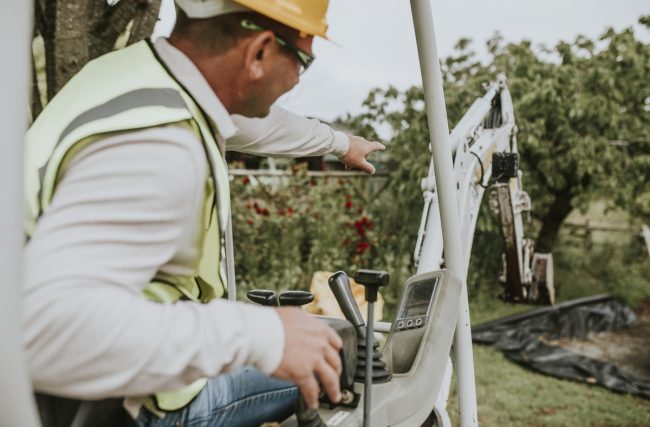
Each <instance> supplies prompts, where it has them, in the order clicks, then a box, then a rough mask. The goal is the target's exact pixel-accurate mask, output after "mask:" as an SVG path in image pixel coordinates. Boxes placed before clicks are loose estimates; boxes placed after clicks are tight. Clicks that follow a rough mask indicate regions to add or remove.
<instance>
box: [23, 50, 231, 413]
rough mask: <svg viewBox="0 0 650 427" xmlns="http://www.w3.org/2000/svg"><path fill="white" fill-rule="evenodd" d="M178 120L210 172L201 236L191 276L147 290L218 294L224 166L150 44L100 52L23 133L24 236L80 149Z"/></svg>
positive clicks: (225, 205)
mask: <svg viewBox="0 0 650 427" xmlns="http://www.w3.org/2000/svg"><path fill="white" fill-rule="evenodd" d="M168 124H176V125H179V126H186V127H188V128H190V129H192V130H193V131H194V132H195V134H196V136H197V138H198V139H199V140H200V141H201V143H202V144H203V146H204V150H205V152H206V153H207V156H206V157H207V161H208V164H209V166H210V172H211V173H210V176H209V177H208V179H207V182H206V187H205V189H203V188H201V189H196V191H204V194H205V201H204V212H203V218H202V221H203V235H202V238H201V239H200V243H199V244H200V245H201V247H200V248H199V249H200V252H199V253H200V257H199V260H198V262H197V264H196V266H195V274H194V275H193V276H173V275H170V274H165V273H163V272H159V273H158V274H157V275H156V276H155V277H154V279H153V280H152V282H151V283H150V284H149V285H148V286H147V287H146V288H145V290H144V295H145V296H146V297H147V298H150V299H152V300H154V301H158V302H163V303H174V302H176V301H178V300H181V299H183V300H192V301H196V302H201V303H205V302H208V301H210V300H212V299H214V298H217V297H220V296H222V295H223V293H224V288H225V286H226V274H225V266H224V263H225V259H226V257H225V251H224V247H225V243H224V231H225V229H226V224H227V221H228V220H229V217H230V190H229V184H228V170H227V166H226V163H225V160H224V158H223V156H222V155H221V152H220V151H219V147H218V144H217V142H216V141H215V138H214V136H213V131H212V129H211V128H210V125H209V122H208V120H207V119H206V117H205V116H204V114H203V112H202V111H201V109H200V108H199V106H198V105H197V103H196V102H195V101H194V100H193V99H192V97H191V95H189V94H188V93H187V91H186V90H185V89H184V88H183V87H182V86H181V84H180V83H178V82H177V81H176V80H175V79H174V77H173V76H171V75H170V74H169V72H168V71H167V70H166V69H165V67H164V66H163V65H162V63H161V62H160V61H159V60H158V59H157V57H156V54H155V51H154V50H153V47H152V46H151V45H150V44H149V43H148V42H144V41H143V42H139V43H136V44H134V45H131V46H129V47H127V48H124V49H120V50H118V51H115V52H111V53H109V54H106V55H104V56H102V57H100V58H97V59H95V60H93V61H91V62H89V63H88V64H86V66H85V67H84V68H83V69H82V70H81V71H80V72H79V73H78V74H77V75H76V76H74V77H73V78H72V79H71V80H70V81H69V82H68V83H67V84H66V85H65V87H64V88H63V89H62V90H61V91H60V92H59V93H58V94H57V95H56V97H54V99H52V100H51V101H50V103H49V104H48V105H47V107H46V108H45V109H44V110H43V112H42V113H41V115H39V116H38V118H37V119H36V121H35V122H34V124H33V125H32V126H31V128H30V129H29V131H28V132H27V134H26V146H25V203H26V206H25V212H26V215H25V224H24V227H25V233H26V235H27V238H29V237H30V236H31V235H32V233H33V232H34V229H35V228H36V224H37V222H38V219H39V217H40V216H41V215H42V214H43V212H46V211H47V209H48V206H49V205H50V203H51V201H52V198H53V195H54V192H55V191H56V186H57V183H58V182H59V180H60V179H61V176H60V175H61V171H62V170H64V169H65V166H66V164H67V163H68V162H69V161H70V159H71V158H72V157H73V156H74V155H75V153H78V152H79V151H80V150H81V149H83V148H84V147H87V146H88V145H89V144H92V143H93V142H94V141H97V140H98V139H101V138H103V137H105V136H106V135H107V134H108V133H112V132H120V131H132V130H137V129H145V128H150V127H154V126H162V125H168ZM206 381H207V380H206V379H201V380H198V381H196V382H194V383H192V384H190V385H189V386H187V387H185V388H183V389H180V390H176V391H172V392H163V393H158V394H157V395H156V396H155V397H153V398H152V399H150V400H151V402H149V403H148V404H151V405H155V406H154V408H152V409H163V410H176V409H180V408H182V407H184V406H185V405H187V403H189V402H190V401H191V400H192V399H193V398H194V397H195V396H196V395H197V394H198V393H199V392H200V391H201V389H202V388H203V386H204V385H205V383H206Z"/></svg>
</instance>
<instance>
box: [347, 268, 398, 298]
mask: <svg viewBox="0 0 650 427" xmlns="http://www.w3.org/2000/svg"><path fill="white" fill-rule="evenodd" d="M389 277H390V276H389V275H388V273H387V272H386V271H374V270H358V271H357V273H356V274H355V275H354V280H356V281H357V283H360V284H362V285H363V286H364V287H365V288H366V301H368V302H375V301H377V291H378V290H379V288H380V287H382V286H386V285H387V284H388V280H389Z"/></svg>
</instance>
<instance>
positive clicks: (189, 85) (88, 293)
mask: <svg viewBox="0 0 650 427" xmlns="http://www.w3.org/2000/svg"><path fill="white" fill-rule="evenodd" d="M156 51H157V53H158V55H159V56H160V58H161V59H162V61H163V62H164V63H165V64H166V65H167V67H168V68H169V69H170V71H171V72H172V73H173V74H174V75H175V76H176V77H177V78H178V79H179V80H180V81H181V83H182V84H183V85H184V86H185V87H186V89H187V90H188V91H189V92H190V93H191V94H192V95H193V96H194V98H195V99H196V101H197V102H198V103H199V105H200V106H201V107H202V108H203V110H204V111H205V112H206V114H207V115H208V116H209V119H210V120H212V121H213V123H214V124H215V127H216V128H217V129H218V132H219V135H217V139H218V140H219V141H221V143H223V142H224V141H226V142H225V144H226V145H227V147H228V149H233V150H238V151H244V152H249V153H258V154H259V153H267V154H273V155H285V156H291V155H293V156H303V155H306V154H324V153H328V152H331V153H334V154H337V155H339V156H341V155H343V154H344V153H345V151H347V144H348V142H347V137H345V135H343V134H340V133H338V132H332V131H331V129H330V128H329V127H327V126H325V125H322V124H320V123H319V122H318V121H314V120H307V119H303V118H301V117H299V116H296V115H294V114H291V113H288V112H286V111H284V110H282V109H277V108H274V109H272V111H271V114H270V115H269V116H268V118H266V119H246V118H243V117H233V118H232V120H231V117H230V116H229V115H228V114H227V112H226V110H225V108H224V107H223V105H222V104H221V103H220V102H219V100H218V98H216V97H215V96H214V95H213V93H212V91H211V90H210V88H209V86H208V85H207V82H205V80H204V79H203V77H202V76H201V74H200V73H199V71H198V70H197V69H196V67H194V65H193V64H192V63H191V61H189V59H188V58H186V57H185V56H184V55H183V54H182V53H181V52H180V51H178V50H176V49H175V48H173V47H172V46H171V45H169V44H168V43H167V42H166V41H165V40H159V41H158V42H157V43H156ZM238 127H239V129H241V131H239V132H238V129H237V128H238ZM207 173H208V168H207V163H206V158H205V154H204V152H203V148H202V147H201V144H200V142H199V141H197V138H196V136H195V134H194V133H193V132H191V131H189V130H187V129H185V128H183V127H180V126H166V127H159V128H153V129H145V130H139V131H132V132H123V133H118V134H114V135H111V136H109V137H106V138H104V139H102V140H99V141H97V142H95V143H93V144H91V145H90V146H89V147H87V148H85V149H83V150H82V151H81V152H79V153H78V154H76V155H75V157H74V158H73V159H72V161H71V162H70V163H69V164H68V165H67V167H66V169H65V170H64V171H63V173H62V179H61V181H60V183H59V184H58V186H57V190H56V193H55V195H54V198H53V200H52V203H51V205H50V207H49V208H48V209H47V211H46V212H45V213H44V214H43V216H42V217H41V218H40V220H39V222H38V225H37V227H36V230H35V232H34V234H33V235H32V238H31V239H30V241H29V243H28V244H27V246H26V250H25V294H24V303H25V308H24V315H25V317H24V343H25V349H26V356H27V361H28V366H29V370H30V374H31V377H32V382H33V385H34V388H35V389H36V390H38V391H42V392H49V393H52V394H56V395H62V396H68V397H74V398H82V399H95V398H103V397H109V396H134V397H137V396H141V395H147V394H151V393H155V392H157V391H162V390H171V389H176V388H179V387H181V386H183V385H185V384H188V383H190V382H192V381H194V380H196V379H198V378H202V377H211V376H214V375H217V374H219V373H221V372H225V371H228V370H230V369H233V368H235V367H238V366H242V365H254V366H256V367H257V368H258V369H260V370H261V371H262V372H265V373H267V374H270V373H272V372H274V371H275V369H277V367H278V365H279V363H280V360H281V358H282V354H283V351H284V332H283V327H282V323H281V321H280V319H279V317H278V316H277V314H276V312H275V311H274V310H272V309H268V308H262V307H258V306H254V305H249V304H243V303H233V302H228V301H224V300H217V301H213V302H210V303H209V304H195V303H190V302H179V303H176V304H173V305H170V304H158V303H154V302H150V301H147V300H145V299H144V298H142V297H141V292H142V289H143V288H144V287H145V286H146V285H147V284H148V283H149V282H150V280H151V279H152V278H153V276H154V275H155V274H156V272H158V271H161V270H162V271H164V272H167V273H170V274H179V275H186V274H191V273H192V266H193V265H195V263H196V260H197V258H198V256H199V253H198V249H197V248H198V246H199V245H198V243H197V242H198V240H199V238H200V233H201V230H200V224H201V213H202V203H203V194H202V191H203V189H204V185H205V181H206V177H207Z"/></svg>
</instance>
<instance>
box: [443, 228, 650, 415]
mask: <svg viewBox="0 0 650 427" xmlns="http://www.w3.org/2000/svg"><path fill="white" fill-rule="evenodd" d="M639 247H640V242H636V243H635V244H634V245H632V249H630V246H629V245H628V244H614V245H599V244H596V245H595V246H594V247H592V248H590V250H585V249H584V248H583V247H580V246H579V245H575V243H574V242H573V241H572V240H571V237H570V236H566V235H565V236H563V239H562V242H561V245H560V248H561V249H560V250H558V251H557V252H555V254H554V258H555V263H556V268H555V271H556V277H555V280H556V289H557V290H559V292H558V302H561V301H566V300H570V299H573V298H578V297H581V296H587V295H596V294H600V293H611V294H614V295H617V296H619V297H621V298H623V299H624V300H625V301H627V303H628V304H629V305H630V306H632V307H633V308H634V307H635V306H636V305H637V304H638V303H639V302H640V301H641V300H644V299H646V298H648V297H650V280H649V279H648V277H650V262H648V258H647V253H645V254H644V253H643V252H639V250H640V249H639ZM641 249H643V248H641ZM475 255H476V254H475ZM470 286H471V285H470ZM497 293H498V287H495V286H484V287H483V288H482V289H481V290H480V291H477V292H474V293H473V297H472V300H471V301H470V312H471V319H472V324H474V325H478V324H480V323H483V322H486V321H489V320H493V319H497V318H501V317H504V316H508V315H510V314H514V313H518V312H521V311H527V310H530V309H532V308H535V307H531V306H526V305H521V304H507V303H504V302H502V301H500V300H499V299H497V298H496V297H495V295H496V294H497ZM647 353H648V357H649V358H650V349H648V352H647ZM474 364H475V369H476V387H477V401H478V416H479V425H481V426H499V427H500V426H513V427H516V426H522V427H523V426H526V427H533V426H536V427H541V426H549V427H550V426H570V427H573V426H650V400H645V399H641V398H638V397H633V396H630V395H621V394H616V393H614V392H611V391H609V390H607V389H605V388H602V387H600V386H595V385H590V384H586V383H577V382H572V381H567V380H560V379H556V378H552V377H548V376H545V375H541V374H538V373H536V372H534V371H532V370H530V369H528V368H525V367H522V366H519V365H517V364H515V363H514V362H511V361H509V360H508V359H506V358H505V356H504V355H503V354H502V353H501V352H499V351H497V350H494V349H492V348H490V347H485V346H480V345H474ZM453 384H454V387H453V389H452V391H451V393H450V401H449V405H448V410H449V415H450V416H451V418H452V421H453V425H458V400H457V397H456V389H455V380H454V382H453Z"/></svg>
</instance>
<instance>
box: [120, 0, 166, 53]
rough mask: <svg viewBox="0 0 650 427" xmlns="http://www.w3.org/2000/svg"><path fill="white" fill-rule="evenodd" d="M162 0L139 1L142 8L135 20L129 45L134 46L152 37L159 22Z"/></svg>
mask: <svg viewBox="0 0 650 427" xmlns="http://www.w3.org/2000/svg"><path fill="white" fill-rule="evenodd" d="M160 1H161V0H139V3H140V7H139V9H138V11H137V12H136V14H135V17H134V18H133V26H132V27H131V34H130V35H129V41H128V43H127V44H133V43H136V42H139V41H140V40H144V39H145V38H147V37H149V36H151V33H153V27H154V26H155V25H156V22H157V21H158V14H159V13H160Z"/></svg>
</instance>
